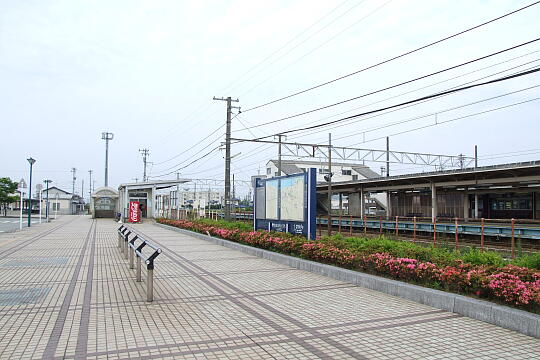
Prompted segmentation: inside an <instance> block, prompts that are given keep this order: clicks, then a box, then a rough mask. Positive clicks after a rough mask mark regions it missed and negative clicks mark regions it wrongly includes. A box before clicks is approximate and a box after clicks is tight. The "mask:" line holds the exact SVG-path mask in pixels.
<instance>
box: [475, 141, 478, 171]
mask: <svg viewBox="0 0 540 360" xmlns="http://www.w3.org/2000/svg"><path fill="white" fill-rule="evenodd" d="M477 167H478V145H474V170H476V168H477Z"/></svg>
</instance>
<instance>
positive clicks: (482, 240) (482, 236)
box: [480, 218, 485, 251]
mask: <svg viewBox="0 0 540 360" xmlns="http://www.w3.org/2000/svg"><path fill="white" fill-rule="evenodd" d="M484 221H485V219H484V218H482V222H481V224H482V225H481V227H480V228H481V229H482V230H481V232H482V234H481V236H480V249H481V250H482V251H484Z"/></svg>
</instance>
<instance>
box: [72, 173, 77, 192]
mask: <svg viewBox="0 0 540 360" xmlns="http://www.w3.org/2000/svg"><path fill="white" fill-rule="evenodd" d="M76 173H77V169H76V168H74V167H72V168H71V174H72V178H73V186H72V189H71V194H72V195H75V180H77V176H75V174H76Z"/></svg>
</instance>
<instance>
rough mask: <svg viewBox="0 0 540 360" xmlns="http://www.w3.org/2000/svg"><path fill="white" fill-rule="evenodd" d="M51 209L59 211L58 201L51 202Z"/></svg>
mask: <svg viewBox="0 0 540 360" xmlns="http://www.w3.org/2000/svg"><path fill="white" fill-rule="evenodd" d="M52 208H53V211H59V210H60V203H57V202H54V203H52Z"/></svg>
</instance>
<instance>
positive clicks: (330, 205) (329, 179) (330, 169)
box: [328, 133, 332, 236]
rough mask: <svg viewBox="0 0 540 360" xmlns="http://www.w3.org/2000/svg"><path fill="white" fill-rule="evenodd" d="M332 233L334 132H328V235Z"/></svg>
mask: <svg viewBox="0 0 540 360" xmlns="http://www.w3.org/2000/svg"><path fill="white" fill-rule="evenodd" d="M331 235H332V134H330V133H329V134H328V236H331Z"/></svg>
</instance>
